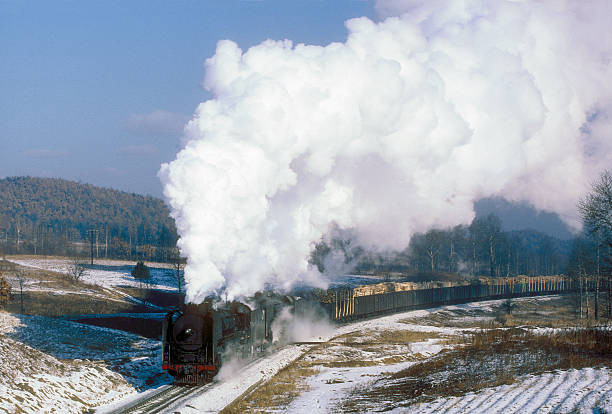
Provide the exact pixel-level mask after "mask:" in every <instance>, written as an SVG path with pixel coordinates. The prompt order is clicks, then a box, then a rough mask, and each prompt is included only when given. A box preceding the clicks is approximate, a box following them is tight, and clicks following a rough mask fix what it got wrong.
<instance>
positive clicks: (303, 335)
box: [272, 307, 334, 343]
mask: <svg viewBox="0 0 612 414" xmlns="http://www.w3.org/2000/svg"><path fill="white" fill-rule="evenodd" d="M333 332H334V326H333V325H332V324H331V322H330V320H329V318H328V317H327V316H326V315H325V314H324V313H322V312H317V310H316V309H314V308H313V309H309V310H307V311H305V312H303V314H300V315H295V314H293V313H291V309H290V308H288V307H287V308H284V309H283V310H282V311H281V313H280V314H279V315H278V316H277V317H276V319H275V320H274V322H273V323H272V336H273V338H274V341H275V342H276V341H278V342H280V343H287V342H312V341H320V340H321V338H325V337H328V336H330V335H331V334H333Z"/></svg>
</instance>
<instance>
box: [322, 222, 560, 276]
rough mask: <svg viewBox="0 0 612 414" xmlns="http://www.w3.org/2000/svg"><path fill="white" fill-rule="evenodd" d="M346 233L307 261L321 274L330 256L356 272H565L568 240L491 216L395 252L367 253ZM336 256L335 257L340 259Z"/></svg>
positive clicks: (419, 236)
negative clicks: (508, 226)
mask: <svg viewBox="0 0 612 414" xmlns="http://www.w3.org/2000/svg"><path fill="white" fill-rule="evenodd" d="M351 236H352V235H351V233H350V232H342V231H335V236H334V237H332V238H330V239H329V240H321V241H320V242H319V243H318V244H317V245H316V246H315V248H314V250H313V254H312V255H311V257H310V261H311V263H313V264H315V265H317V266H318V267H319V270H325V268H326V265H328V264H330V262H331V260H330V259H332V258H334V257H335V260H336V261H337V260H342V261H343V262H344V263H345V264H346V265H347V267H352V269H353V270H354V271H357V272H372V271H374V272H407V273H455V274H456V273H462V274H469V275H475V276H490V277H506V276H516V275H531V276H533V275H554V274H560V273H563V272H564V271H565V269H566V268H567V263H568V258H569V251H570V249H571V242H570V241H567V240H559V239H557V238H555V237H551V236H548V235H546V234H543V233H539V232H536V231H533V230H522V231H503V230H502V222H501V220H500V219H499V217H497V216H496V215H494V214H490V215H488V216H486V217H477V218H475V219H474V220H473V221H472V223H471V224H470V225H457V226H454V227H452V228H447V229H431V230H429V231H427V232H425V233H416V234H414V235H413V236H412V237H411V239H410V243H409V245H408V246H407V247H406V248H405V249H403V250H401V251H396V252H374V251H368V250H367V249H364V248H363V247H361V246H357V245H355V241H354V239H353V238H352V237H351ZM338 258H339V259H338Z"/></svg>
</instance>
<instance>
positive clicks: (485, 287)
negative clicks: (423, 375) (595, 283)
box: [325, 276, 576, 321]
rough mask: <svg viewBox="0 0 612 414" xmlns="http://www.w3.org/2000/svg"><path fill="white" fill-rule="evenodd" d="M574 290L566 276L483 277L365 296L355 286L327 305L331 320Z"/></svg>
mask: <svg viewBox="0 0 612 414" xmlns="http://www.w3.org/2000/svg"><path fill="white" fill-rule="evenodd" d="M575 289H576V288H575V286H574V285H573V281H572V280H571V279H570V278H569V277H567V276H538V277H527V276H518V277H508V278H497V279H495V278H481V279H476V280H474V281H473V282H472V283H470V284H466V285H456V286H446V287H444V286H440V287H430V288H422V289H412V290H403V291H391V292H387V293H380V294H373V295H363V296H359V295H357V294H356V292H355V290H354V289H338V290H336V291H335V292H334V296H333V300H332V301H331V302H330V303H327V304H325V307H326V309H327V313H328V314H329V315H330V318H331V319H332V320H335V321H348V320H352V319H358V318H365V317H369V316H375V315H380V314H384V313H393V312H402V311H408V310H413V309H425V308H432V307H436V306H442V305H452V304H457V303H467V302H474V301H479V300H491V299H503V298H515V297H522V296H536V295H554V294H560V293H568V292H571V291H573V290H575Z"/></svg>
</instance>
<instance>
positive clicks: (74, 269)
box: [68, 257, 87, 282]
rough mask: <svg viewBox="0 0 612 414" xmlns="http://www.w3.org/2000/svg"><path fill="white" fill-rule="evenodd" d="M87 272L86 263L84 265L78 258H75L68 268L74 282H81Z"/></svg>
mask: <svg viewBox="0 0 612 414" xmlns="http://www.w3.org/2000/svg"><path fill="white" fill-rule="evenodd" d="M86 270H87V269H86V267H85V263H83V262H82V261H81V259H79V258H78V257H75V258H73V259H72V261H71V262H70V265H69V266H68V275H69V276H70V278H71V279H72V280H74V281H75V282H78V281H79V280H81V278H82V277H83V275H84V274H85V271H86Z"/></svg>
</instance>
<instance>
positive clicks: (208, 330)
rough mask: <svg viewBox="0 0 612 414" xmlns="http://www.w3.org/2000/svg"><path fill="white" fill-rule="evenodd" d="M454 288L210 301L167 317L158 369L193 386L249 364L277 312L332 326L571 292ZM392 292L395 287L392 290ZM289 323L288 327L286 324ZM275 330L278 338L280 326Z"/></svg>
mask: <svg viewBox="0 0 612 414" xmlns="http://www.w3.org/2000/svg"><path fill="white" fill-rule="evenodd" d="M478 282H479V283H472V284H469V285H458V286H449V287H444V286H437V287H433V286H432V287H426V288H420V289H414V290H405V291H402V290H397V291H390V292H387V293H372V294H366V295H359V294H358V293H359V292H358V291H357V289H346V290H343V289H336V290H335V291H334V292H332V295H331V296H330V297H326V298H323V300H321V301H318V300H311V299H300V298H293V297H290V296H278V295H274V294H272V293H265V294H258V295H256V296H255V298H254V299H253V307H254V309H253V310H251V308H250V307H249V306H247V305H245V304H243V303H239V302H231V303H224V304H221V305H219V306H217V307H213V304H212V301H207V302H204V303H203V304H201V305H187V306H186V307H185V308H184V309H183V310H181V311H178V310H176V311H172V312H170V313H168V314H167V315H166V317H165V319H164V323H163V328H162V350H163V354H162V368H163V369H164V370H166V371H168V373H169V374H170V375H172V376H174V377H175V382H176V383H184V384H199V383H205V382H208V381H210V380H212V378H213V377H214V376H215V375H216V374H217V373H218V372H219V368H220V367H221V364H222V363H223V360H224V359H226V358H228V356H230V355H231V356H233V357H240V358H249V357H252V356H253V355H255V354H257V353H261V352H264V351H265V350H266V348H267V347H268V346H269V345H270V344H271V343H272V341H273V335H272V324H273V322H275V320H279V321H281V320H282V319H283V318H279V317H278V316H279V315H280V314H281V312H282V311H283V309H288V310H290V311H291V313H292V314H293V316H300V315H301V316H304V315H308V314H311V315H312V314H314V313H313V312H315V313H317V312H318V313H319V314H318V316H317V319H318V318H321V317H326V318H329V319H330V320H332V321H336V322H346V321H349V320H353V319H357V318H367V317H371V316H377V315H381V314H385V313H390V312H399V311H407V310H412V309H422V308H428V307H433V306H441V305H448V304H457V303H466V302H471V301H476V300H490V299H502V298H512V297H522V296H535V295H550V294H562V293H568V292H572V291H574V290H576V286H575V285H574V283H573V282H572V280H571V279H570V278H568V277H567V276H540V277H526V276H520V277H512V278H498V279H483V280H482V281H478ZM396 288H397V287H396ZM288 323H291V322H288ZM277 325H279V330H280V331H281V332H282V330H283V326H282V324H280V323H279V324H277Z"/></svg>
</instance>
